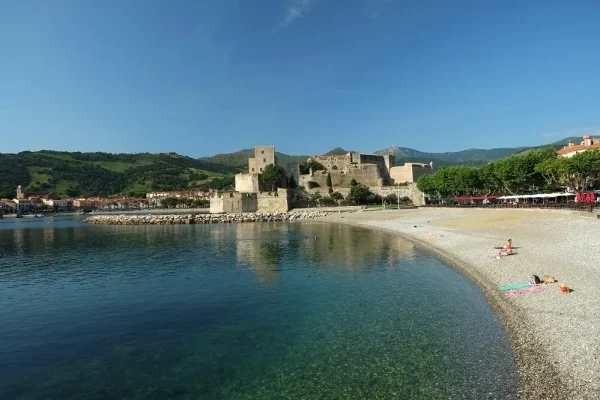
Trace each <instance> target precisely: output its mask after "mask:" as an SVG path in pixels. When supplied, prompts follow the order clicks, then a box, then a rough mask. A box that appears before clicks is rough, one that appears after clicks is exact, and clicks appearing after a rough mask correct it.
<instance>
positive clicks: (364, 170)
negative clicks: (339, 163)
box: [298, 164, 382, 191]
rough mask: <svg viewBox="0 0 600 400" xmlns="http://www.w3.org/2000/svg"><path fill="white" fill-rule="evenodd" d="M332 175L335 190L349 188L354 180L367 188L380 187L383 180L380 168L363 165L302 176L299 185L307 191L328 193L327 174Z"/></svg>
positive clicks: (373, 165) (372, 165) (374, 165)
mask: <svg viewBox="0 0 600 400" xmlns="http://www.w3.org/2000/svg"><path fill="white" fill-rule="evenodd" d="M328 172H329V174H330V175H331V183H332V185H333V187H334V189H335V188H337V187H349V186H350V182H352V179H355V180H356V182H358V183H361V184H363V185H366V186H380V184H381V181H380V179H381V178H382V176H381V173H380V169H379V166H378V165H376V164H362V165H353V166H350V167H349V168H348V169H347V170H330V171H314V172H313V175H312V176H310V175H300V181H299V183H298V184H299V185H301V186H304V187H305V188H306V189H315V188H320V190H322V191H323V190H324V191H327V173H328Z"/></svg>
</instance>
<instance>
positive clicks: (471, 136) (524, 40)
mask: <svg viewBox="0 0 600 400" xmlns="http://www.w3.org/2000/svg"><path fill="white" fill-rule="evenodd" d="M599 21H600V2H598V1H577V0H574V1H562V0H561V1H555V0H540V1H535V0H527V1H510V0H509V1H507V0H504V1H480V0H478V1H471V2H462V1H458V0H440V1H428V0H424V1H421V0H415V1H410V2H409V1H401V0H239V1H230V0H214V1H209V0H193V1H184V0H176V1H166V0H162V1H152V0H127V1H112V0H103V1H92V0H71V1H66V0H54V1H42V0H40V1H29V2H25V1H17V0H11V1H9V0H0V137H2V139H3V140H2V141H1V142H0V143H1V144H0V152H16V151H22V150H37V149H42V148H45V149H55V150H68V151H77V150H79V151H110V152H146V151H148V152H162V151H176V152H178V153H182V154H186V155H190V156H194V157H197V156H204V155H212V154H214V153H221V152H231V151H235V150H239V149H242V148H248V147H251V146H252V145H254V144H274V145H275V146H277V149H278V150H280V151H283V152H286V153H292V154H314V153H322V152H325V151H327V150H330V149H331V148H333V147H336V146H342V147H344V148H346V149H356V150H362V151H374V150H378V149H382V148H386V147H388V146H390V145H397V146H405V147H412V148H416V149H419V150H425V151H454V150H462V149H465V148H472V147H479V148H490V147H500V146H507V147H512V146H519V145H533V144H542V143H547V142H552V141H555V140H558V139H561V138H562V137H565V136H570V135H581V134H583V133H585V132H588V131H589V132H592V133H596V132H600V90H599V89H600V25H599ZM4 139H6V140H4Z"/></svg>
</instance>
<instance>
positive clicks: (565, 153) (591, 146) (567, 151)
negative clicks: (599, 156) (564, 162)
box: [556, 135, 600, 157]
mask: <svg viewBox="0 0 600 400" xmlns="http://www.w3.org/2000/svg"><path fill="white" fill-rule="evenodd" d="M598 149H600V139H598V138H593V137H592V136H591V135H585V136H584V137H583V141H581V143H580V144H578V145H576V144H575V143H574V142H573V141H569V144H567V145H566V146H565V147H563V148H562V149H560V150H558V151H557V152H556V154H558V156H559V157H573V156H574V155H575V154H578V153H583V152H586V151H588V150H598Z"/></svg>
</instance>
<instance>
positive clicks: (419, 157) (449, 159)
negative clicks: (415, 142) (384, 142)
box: [374, 147, 527, 164]
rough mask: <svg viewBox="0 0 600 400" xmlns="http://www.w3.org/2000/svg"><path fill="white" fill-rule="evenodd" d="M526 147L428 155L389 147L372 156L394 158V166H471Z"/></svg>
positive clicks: (408, 149) (508, 154) (405, 148)
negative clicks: (423, 164)
mask: <svg viewBox="0 0 600 400" xmlns="http://www.w3.org/2000/svg"><path fill="white" fill-rule="evenodd" d="M525 149H527V147H514V148H497V149H490V150H484V149H469V150H462V151H454V152H445V153H428V152H423V151H419V150H414V149H410V148H407V147H390V148H387V149H385V150H379V151H376V152H375V153H374V154H379V155H387V154H394V155H395V156H396V164H402V163H404V162H405V161H407V160H411V161H413V162H430V161H433V162H434V163H435V162H436V160H437V162H438V163H439V162H442V163H443V164H472V163H481V162H489V161H493V160H497V159H499V158H504V157H508V156H510V155H511V154H515V153H518V152H520V151H523V150H525Z"/></svg>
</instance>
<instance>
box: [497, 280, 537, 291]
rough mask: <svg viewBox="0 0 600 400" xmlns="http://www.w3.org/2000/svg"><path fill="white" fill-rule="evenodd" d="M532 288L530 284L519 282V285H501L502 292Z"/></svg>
mask: <svg viewBox="0 0 600 400" xmlns="http://www.w3.org/2000/svg"><path fill="white" fill-rule="evenodd" d="M529 286H531V283H529V282H518V283H509V284H507V285H500V290H502V291H503V292H506V291H508V290H518V289H523V288H526V287H529Z"/></svg>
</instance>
